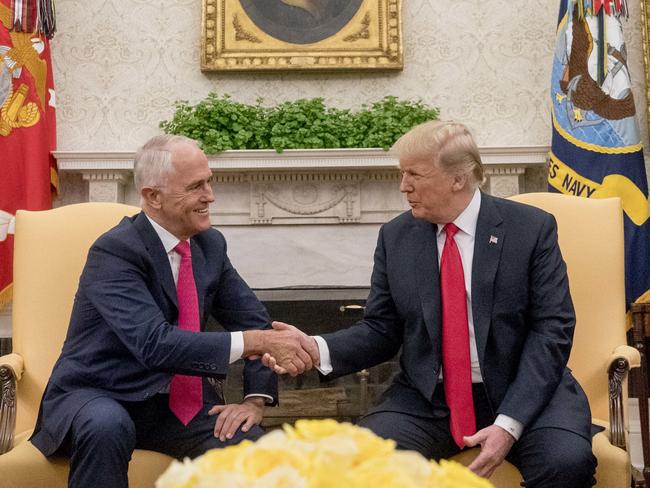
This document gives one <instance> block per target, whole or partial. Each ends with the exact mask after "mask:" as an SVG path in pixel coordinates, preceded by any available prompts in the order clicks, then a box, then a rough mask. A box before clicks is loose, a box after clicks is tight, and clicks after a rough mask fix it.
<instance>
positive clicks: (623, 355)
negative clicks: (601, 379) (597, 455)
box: [607, 345, 641, 450]
mask: <svg viewBox="0 0 650 488" xmlns="http://www.w3.org/2000/svg"><path fill="white" fill-rule="evenodd" d="M639 366H641V355H640V354H639V351H638V350H636V349H635V348H633V347H630V346H626V345H621V346H618V347H617V348H616V349H614V351H613V352H612V354H611V355H610V357H609V366H608V368H607V373H608V381H609V425H610V430H611V442H612V444H613V445H615V446H616V447H620V448H621V449H624V450H627V449H626V444H627V443H626V439H625V417H624V414H623V412H624V410H623V402H624V401H625V400H626V399H624V398H623V382H624V381H625V379H626V377H627V374H628V372H629V371H630V368H638V367H639Z"/></svg>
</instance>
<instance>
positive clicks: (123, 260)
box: [32, 213, 277, 455]
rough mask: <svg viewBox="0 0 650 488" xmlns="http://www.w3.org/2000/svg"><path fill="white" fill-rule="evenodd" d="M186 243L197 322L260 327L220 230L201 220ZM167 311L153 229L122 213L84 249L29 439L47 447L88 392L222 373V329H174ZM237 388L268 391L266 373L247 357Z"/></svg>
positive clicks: (136, 390)
mask: <svg viewBox="0 0 650 488" xmlns="http://www.w3.org/2000/svg"><path fill="white" fill-rule="evenodd" d="M190 242H191V249H192V265H193V270H194V278H195V281H196V289H197V294H198V298H199V313H200V317H201V328H202V330H203V328H204V327H205V323H206V321H207V319H208V316H209V315H212V316H213V317H214V318H215V319H216V320H217V321H218V322H219V323H220V324H221V325H222V326H223V327H224V328H225V329H227V330H228V331H235V330H245V329H262V328H268V327H270V321H269V317H268V314H267V312H266V309H265V308H264V307H263V306H262V304H261V303H260V302H259V301H258V300H257V298H256V297H255V295H254V293H253V292H252V291H251V289H250V288H249V287H248V285H246V283H245V282H244V280H242V278H241V277H240V276H239V274H237V271H235V269H234V268H233V267H232V265H231V264H230V261H229V259H228V256H227V255H226V241H225V239H224V237H223V235H222V234H221V233H220V232H218V231H216V230H214V229H210V230H208V231H205V232H201V233H200V234H197V235H195V236H194V237H192V239H191V240H190ZM177 319H178V308H177V301H176V286H175V285H174V280H173V276H172V273H171V267H170V265H169V260H168V258H167V254H166V253H165V250H164V248H163V245H162V242H161V241H160V238H159V237H158V235H157V234H156V232H155V230H154V229H153V227H152V226H151V223H150V222H149V220H148V219H147V218H146V216H145V215H144V214H143V213H140V214H138V215H136V216H135V217H131V218H125V219H123V220H122V222H120V224H119V225H117V226H116V227H115V228H113V229H111V230H110V231H108V232H107V233H105V234H104V235H102V236H101V237H100V238H99V239H98V240H97V241H96V242H95V243H94V244H93V246H92V247H91V248H90V251H89V253H88V259H87V261H86V265H85V267H84V270H83V272H82V274H81V278H80V282H79V289H78V290H77V294H76V296H75V301H74V307H73V310H72V315H71V318H70V325H69V327H68V333H67V337H66V339H65V342H64V344H63V350H62V352H61V356H60V357H59V359H58V361H57V362H56V364H55V365H54V369H53V371H52V376H51V377H50V381H49V383H48V386H47V387H46V390H45V393H44V395H43V400H42V402H41V411H40V412H39V418H38V420H37V424H36V428H35V431H34V435H33V436H32V442H33V443H34V444H35V445H36V446H37V447H38V448H39V449H40V450H41V451H42V452H43V453H44V454H46V455H49V454H51V453H53V452H54V451H55V450H56V449H57V448H58V446H59V445H60V444H61V442H62V441H63V439H64V437H65V435H66V433H67V431H68V429H69V427H70V423H71V422H72V419H73V418H74V416H75V414H76V413H77V411H78V410H79V409H80V408H81V407H82V406H83V405H84V404H85V403H86V402H88V401H89V400H91V399H92V398H95V397H97V396H108V397H111V398H114V399H116V400H120V401H138V400H145V399H147V398H149V397H151V396H152V395H154V394H156V393H158V392H160V391H161V389H162V388H163V387H164V386H165V385H166V384H167V383H169V381H170V379H171V376H172V374H175V373H180V374H186V375H196V376H203V377H214V378H223V377H225V375H226V372H227V371H228V365H229V356H230V333H229V332H202V333H200V334H197V333H194V332H190V331H186V330H181V329H179V328H178V327H177V326H176V323H177ZM204 383H205V381H204ZM211 391H212V389H211V388H207V387H204V400H205V401H215V402H216V401H218V400H219V399H218V398H217V397H216V395H215V394H214V392H212V394H211ZM244 393H245V394H248V393H262V394H267V395H270V396H271V397H273V398H277V377H276V375H275V374H274V373H272V372H271V371H270V370H269V369H268V368H265V367H264V366H262V364H261V363H260V361H247V364H246V366H245V369H244ZM205 395H207V397H206V396H205Z"/></svg>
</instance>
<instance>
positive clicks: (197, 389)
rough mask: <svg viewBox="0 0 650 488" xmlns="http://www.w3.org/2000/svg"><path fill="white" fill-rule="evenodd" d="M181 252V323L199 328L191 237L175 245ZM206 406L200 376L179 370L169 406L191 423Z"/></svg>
mask: <svg viewBox="0 0 650 488" xmlns="http://www.w3.org/2000/svg"><path fill="white" fill-rule="evenodd" d="M174 251H176V252H177V253H178V254H180V255H181V265H180V267H179V269H178V282H177V283H176V296H177V298H178V327H179V328H180V329H183V330H191V331H192V332H199V330H200V325H199V301H198V298H197V295H196V284H195V283H194V273H193V272H192V252H191V251H190V243H189V242H188V241H181V242H179V243H178V244H177V245H176V247H175V248H174ZM202 406H203V390H202V382H201V377H200V376H186V375H182V374H177V375H174V376H173V377H172V381H171V384H170V385H169V409H170V410H171V411H172V412H174V414H175V415H176V416H177V417H178V419H179V420H180V421H181V422H183V425H187V424H189V423H190V421H191V420H192V419H193V418H194V416H195V415H196V414H197V413H198V412H199V410H201V407H202Z"/></svg>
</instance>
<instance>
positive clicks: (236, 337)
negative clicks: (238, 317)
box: [229, 330, 244, 364]
mask: <svg viewBox="0 0 650 488" xmlns="http://www.w3.org/2000/svg"><path fill="white" fill-rule="evenodd" d="M242 354H244V333H243V332H242V331H241V330H238V331H236V332H231V333H230V361H229V364H232V363H234V362H235V361H237V360H238V359H241V357H242Z"/></svg>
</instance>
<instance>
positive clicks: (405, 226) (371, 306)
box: [323, 194, 591, 439]
mask: <svg viewBox="0 0 650 488" xmlns="http://www.w3.org/2000/svg"><path fill="white" fill-rule="evenodd" d="M492 237H494V238H496V242H494V241H495V239H493V238H492ZM472 312H473V317H474V329H475V333H476V343H477V349H478V357H479V362H480V366H481V372H482V375H483V381H484V385H485V388H486V391H487V395H488V399H489V402H490V404H491V409H492V412H490V413H491V414H492V415H493V416H494V417H496V415H497V414H499V413H502V414H505V415H508V416H510V417H512V418H514V419H516V420H518V421H520V422H522V423H523V425H524V428H525V429H533V428H537V427H542V426H544V427H558V428H564V429H568V430H570V431H573V432H576V433H578V434H580V435H583V436H584V437H586V438H588V439H590V433H589V427H590V422H591V415H590V412H589V405H588V402H587V399H586V396H585V394H584V392H583V391H582V388H581V387H580V386H579V385H578V383H577V382H576V381H575V379H574V378H573V377H572V375H571V373H570V371H569V370H568V369H567V368H566V363H567V360H568V357H569V353H570V351H571V341H572V338H573V329H574V325H575V315H574V310H573V304H572V302H571V297H570V295H569V283H568V279H567V274H566V265H565V264H564V261H563V259H562V256H561V254H560V248H559V246H558V242H557V226H556V223H555V219H554V218H553V216H552V215H550V214H548V213H546V212H544V211H542V210H539V209H537V208H534V207H530V206H528V205H523V204H520V203H516V202H512V201H509V200H503V199H500V198H495V197H492V196H489V195H486V194H483V195H482V200H481V208H480V211H479V216H478V222H477V228H476V238H475V245H474V259H473V266H472ZM323 337H324V338H325V340H326V341H327V344H328V347H329V349H330V353H331V359H332V365H333V368H334V371H333V374H334V375H335V376H338V375H343V374H348V373H350V372H353V371H358V370H360V369H363V368H367V367H370V366H373V365H376V364H379V363H381V362H383V361H386V360H388V359H390V358H391V357H393V356H394V355H395V354H396V353H397V352H398V350H399V348H400V347H402V354H401V359H400V365H401V370H400V373H399V374H398V376H397V377H396V378H395V380H394V381H393V383H392V385H391V386H390V387H389V389H388V390H387V392H386V393H385V395H384V396H383V399H382V401H381V403H380V404H379V405H378V406H377V407H376V409H375V410H388V411H397V412H405V413H410V414H413V415H420V416H430V415H435V412H434V409H433V405H432V402H431V399H432V395H433V392H434V390H435V388H436V386H437V383H438V374H439V371H440V368H441V361H442V356H441V348H440V344H441V339H440V337H441V312H440V283H439V271H438V254H437V244H436V226H435V225H434V224H431V223H429V222H426V221H424V220H419V219H414V218H413V216H412V214H411V212H407V213H404V214H402V215H400V216H399V217H397V218H395V219H393V220H392V221H390V222H388V223H387V224H385V225H384V226H382V228H381V230H380V232H379V239H378V243H377V249H376V251H375V264H374V269H373V273H372V280H371V290H370V295H369V297H368V301H367V304H366V311H365V315H364V318H363V320H361V321H360V322H359V323H357V324H356V325H354V326H352V327H351V328H349V329H345V330H341V331H338V332H335V333H332V334H327V335H325V336H323Z"/></svg>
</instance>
